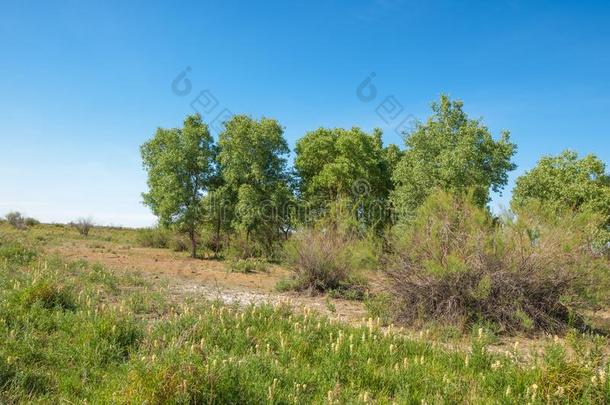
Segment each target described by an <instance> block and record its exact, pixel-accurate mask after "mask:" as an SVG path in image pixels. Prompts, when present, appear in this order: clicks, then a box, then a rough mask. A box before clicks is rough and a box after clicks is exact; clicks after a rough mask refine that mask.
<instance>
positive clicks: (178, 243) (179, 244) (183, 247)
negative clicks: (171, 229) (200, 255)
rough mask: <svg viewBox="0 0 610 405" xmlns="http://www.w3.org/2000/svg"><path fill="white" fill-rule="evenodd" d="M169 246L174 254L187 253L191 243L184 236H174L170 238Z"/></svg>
mask: <svg viewBox="0 0 610 405" xmlns="http://www.w3.org/2000/svg"><path fill="white" fill-rule="evenodd" d="M167 245H168V246H167V247H169V248H170V249H171V250H173V251H174V252H187V251H188V250H190V247H191V242H190V240H189V239H188V237H187V236H186V235H184V234H172V235H170V237H169V240H168V242H167Z"/></svg>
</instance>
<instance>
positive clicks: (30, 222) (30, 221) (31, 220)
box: [25, 217, 40, 226]
mask: <svg viewBox="0 0 610 405" xmlns="http://www.w3.org/2000/svg"><path fill="white" fill-rule="evenodd" d="M25 224H26V225H27V226H36V225H40V221H39V220H37V219H36V218H30V217H28V218H26V219H25Z"/></svg>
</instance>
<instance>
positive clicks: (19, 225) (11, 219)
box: [6, 211, 27, 229]
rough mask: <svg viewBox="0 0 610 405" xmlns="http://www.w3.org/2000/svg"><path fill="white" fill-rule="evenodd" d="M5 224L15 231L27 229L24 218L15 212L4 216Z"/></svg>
mask: <svg viewBox="0 0 610 405" xmlns="http://www.w3.org/2000/svg"><path fill="white" fill-rule="evenodd" d="M6 222H8V223H9V224H11V225H12V226H13V227H14V228H16V229H25V228H26V227H27V224H26V218H25V217H24V216H23V215H21V213H20V212H17V211H14V212H9V213H8V214H6Z"/></svg>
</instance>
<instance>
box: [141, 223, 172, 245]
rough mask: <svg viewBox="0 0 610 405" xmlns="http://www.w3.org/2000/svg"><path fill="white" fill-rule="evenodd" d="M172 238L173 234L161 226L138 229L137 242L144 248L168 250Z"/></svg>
mask: <svg viewBox="0 0 610 405" xmlns="http://www.w3.org/2000/svg"><path fill="white" fill-rule="evenodd" d="M170 238H171V232H170V231H169V230H168V229H165V228H162V227H159V226H156V227H154V228H145V229H138V235H137V242H138V244H139V245H140V246H142V247H152V248H168V247H169V241H170Z"/></svg>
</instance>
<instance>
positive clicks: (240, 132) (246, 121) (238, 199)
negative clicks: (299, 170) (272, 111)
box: [218, 115, 292, 255]
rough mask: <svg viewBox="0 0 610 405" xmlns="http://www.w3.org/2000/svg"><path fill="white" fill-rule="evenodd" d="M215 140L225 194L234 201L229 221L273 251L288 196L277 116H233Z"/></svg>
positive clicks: (285, 147)
mask: <svg viewBox="0 0 610 405" xmlns="http://www.w3.org/2000/svg"><path fill="white" fill-rule="evenodd" d="M218 145H219V150H220V151H219V154H218V163H219V165H220V168H221V173H222V178H223V181H224V185H225V188H226V196H227V199H228V200H229V201H231V204H233V206H234V209H232V210H230V211H231V212H234V216H233V219H232V223H233V226H234V228H235V229H236V230H238V231H240V232H244V233H245V235H246V239H247V241H248V242H249V241H251V240H254V241H256V242H258V243H260V244H261V245H262V246H263V247H264V249H265V251H266V254H268V255H272V254H273V252H272V250H273V243H274V242H275V241H277V240H278V238H279V237H280V236H281V233H282V225H283V224H284V223H285V218H284V216H283V215H282V214H283V213H284V211H285V209H286V208H287V204H288V203H289V201H290V198H291V196H292V193H291V192H290V181H289V175H288V172H287V170H286V161H287V155H288V153H289V152H290V149H289V148H288V144H287V143H286V140H285V139H284V131H283V129H282V127H281V126H280V124H279V123H278V122H277V121H276V120H273V119H268V118H262V119H261V120H259V121H256V120H254V119H252V118H250V117H248V116H245V115H236V116H234V117H232V118H231V119H230V120H229V121H228V122H227V123H226V124H225V129H224V131H223V132H222V133H221V134H220V137H219V141H218Z"/></svg>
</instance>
